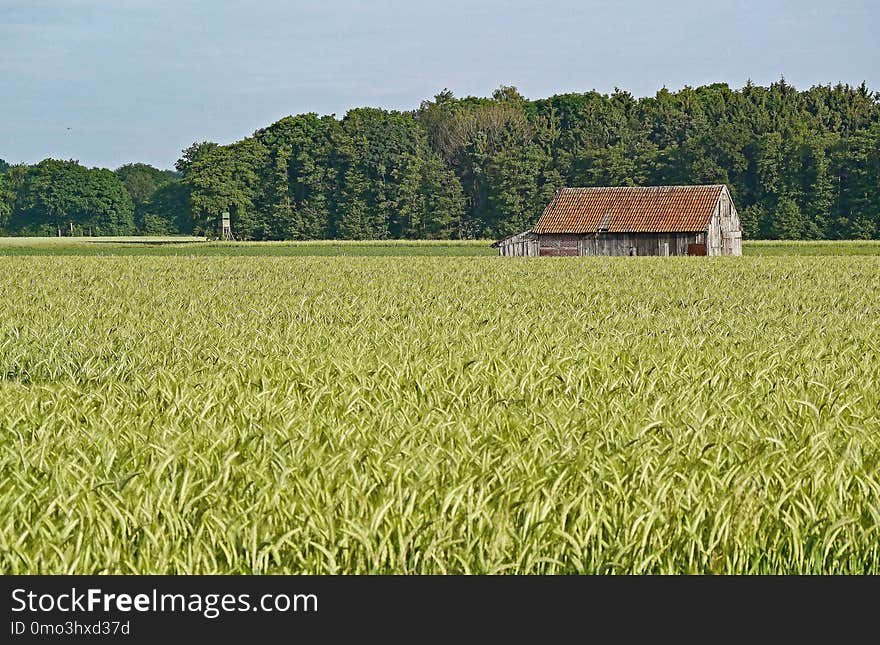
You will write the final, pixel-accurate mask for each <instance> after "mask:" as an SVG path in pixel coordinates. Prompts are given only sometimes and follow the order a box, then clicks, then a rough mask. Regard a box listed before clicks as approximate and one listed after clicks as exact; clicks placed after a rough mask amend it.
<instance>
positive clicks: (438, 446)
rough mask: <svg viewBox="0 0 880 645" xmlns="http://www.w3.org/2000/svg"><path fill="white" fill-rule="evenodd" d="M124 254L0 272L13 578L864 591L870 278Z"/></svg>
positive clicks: (837, 260) (872, 506)
mask: <svg viewBox="0 0 880 645" xmlns="http://www.w3.org/2000/svg"><path fill="white" fill-rule="evenodd" d="M123 255H124V254H123ZM123 255H113V256H108V257H0V572H2V573H99V572H106V573H284V572H288V573H582V572H589V573H646V572H670V573H673V572H674V573H680V572H697V573H733V572H743V573H757V572H760V573H795V572H802V573H808V572H822V573H874V574H877V573H880V417H878V410H880V355H878V347H880V257H876V256H874V257H872V256H863V257H845V256H840V257H806V256H805V257H791V256H789V257H745V258H628V257H624V258H547V259H533V258H521V259H513V258H498V257H408V258H401V257H248V258H242V257H199V256H180V257H124V256H123Z"/></svg>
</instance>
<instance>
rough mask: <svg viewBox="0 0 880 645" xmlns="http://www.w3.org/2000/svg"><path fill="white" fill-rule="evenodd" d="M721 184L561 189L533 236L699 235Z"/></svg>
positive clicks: (712, 208)
mask: <svg viewBox="0 0 880 645" xmlns="http://www.w3.org/2000/svg"><path fill="white" fill-rule="evenodd" d="M722 190H724V186H723V185H716V186H646V187H629V186H619V187H601V188H561V189H560V190H558V191H557V192H556V195H555V196H554V197H553V199H552V200H551V201H550V203H549V204H548V205H547V208H545V209H544V213H543V214H542V215H541V219H539V220H538V223H537V225H536V226H535V227H534V229H533V231H534V232H535V233H595V232H596V231H598V230H599V229H600V228H601V229H602V230H605V229H607V230H608V232H609V233H673V232H698V231H704V230H706V228H707V227H708V226H709V220H710V219H711V218H712V213H713V211H714V210H715V207H716V205H717V204H718V199H719V198H720V197H721V191H722Z"/></svg>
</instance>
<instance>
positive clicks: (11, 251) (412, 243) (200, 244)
mask: <svg viewBox="0 0 880 645" xmlns="http://www.w3.org/2000/svg"><path fill="white" fill-rule="evenodd" d="M491 243H492V240H465V241H459V240H390V241H366V242H354V241H337V240H322V241H310V242H208V241H205V238H201V237H183V238H181V237H127V238H119V237H108V238H94V237H83V238H69V237H61V238H57V237H37V238H35V237H18V238H16V237H6V238H0V256H4V255H6V256H9V255H122V256H128V255H151V256H161V255H167V256H212V255H215V256H224V255H228V256H272V257H296V256H444V255H449V256H475V255H498V251H497V250H496V249H493V248H491V246H490V245H491ZM743 249H744V253H745V255H880V241H819V242H788V241H785V242H780V241H754V242H745V243H744V244H743Z"/></svg>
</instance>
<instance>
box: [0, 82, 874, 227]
mask: <svg viewBox="0 0 880 645" xmlns="http://www.w3.org/2000/svg"><path fill="white" fill-rule="evenodd" d="M57 163H63V162H57ZM175 168H176V171H177V172H176V173H172V172H170V171H159V170H157V169H155V168H151V167H149V166H146V165H144V164H129V165H126V166H123V167H122V168H120V169H118V170H117V171H116V173H117V175H118V176H119V177H120V179H122V181H123V183H124V184H125V186H126V188H127V190H128V193H129V195H130V196H131V199H132V201H133V205H134V218H135V219H134V221H135V227H136V229H137V230H138V231H139V232H141V233H155V234H164V233H172V232H173V233H183V234H190V233H193V232H196V233H205V234H207V235H210V236H214V235H216V234H217V218H218V216H219V215H220V213H222V212H223V211H229V212H230V213H231V215H232V227H233V234H234V235H235V236H236V237H237V238H239V239H245V240H308V239H320V238H344V239H379V240H382V239H410V238H416V237H445V238H463V239H473V238H481V237H502V236H504V235H507V234H509V233H515V232H518V231H521V230H523V229H525V228H528V227H530V226H532V225H533V224H534V223H535V221H536V220H537V218H538V217H539V215H540V213H541V211H542V210H543V208H544V206H546V203H547V201H548V200H549V198H550V196H552V194H553V192H554V190H555V189H556V188H558V187H559V186H563V185H568V186H595V185H624V186H640V185H663V184H702V183H724V184H727V185H728V186H729V187H730V190H731V192H732V194H733V197H734V200H735V202H736V205H737V207H738V209H739V211H740V213H741V214H742V217H743V220H744V230H745V235H746V236H747V238H751V239H758V238H786V239H822V238H830V239H844V238H860V239H869V238H870V239H877V238H880V98H878V95H877V94H873V93H871V92H869V91H868V90H867V88H866V87H865V86H864V85H861V86H859V87H851V86H848V85H836V86H833V87H832V86H830V85H828V86H825V85H818V86H815V87H812V88H810V89H808V90H804V91H797V90H796V89H795V88H793V87H792V86H791V85H789V84H787V83H786V82H785V80H784V79H781V80H780V81H778V82H776V83H772V84H771V85H770V86H768V87H760V86H756V85H753V84H752V83H748V84H747V85H746V86H745V87H743V88H742V89H740V90H733V89H731V88H730V87H728V86H727V85H726V84H723V83H715V84H712V85H707V86H703V87H696V88H693V87H685V88H683V89H681V90H680V91H678V92H670V91H668V90H666V89H662V90H660V91H659V92H657V94H656V95H655V96H653V97H646V98H641V99H636V98H635V97H633V96H632V95H631V94H630V93H629V92H626V91H622V90H615V91H614V92H613V93H611V94H601V93H598V92H595V91H593V92H586V93H583V94H574V93H572V94H561V95H556V96H551V97H549V98H546V99H539V100H534V101H533V100H529V99H526V98H525V97H523V96H522V95H521V94H520V93H519V92H518V91H517V89H516V88H514V87H509V86H502V87H500V88H499V89H498V90H496V91H495V92H494V93H493V95H492V97H491V98H480V97H472V96H470V97H465V98H461V99H458V98H455V97H454V96H453V94H452V92H450V91H448V90H444V91H443V92H441V93H439V94H437V95H436V96H435V97H434V98H433V99H432V100H429V101H424V102H423V103H422V104H421V106H420V107H419V109H418V110H415V111H413V112H395V111H386V110H381V109H373V108H358V109H354V110H351V111H350V112H349V113H348V114H347V115H346V116H345V117H344V118H343V119H341V120H338V119H336V118H334V117H332V116H324V117H318V116H317V115H316V114H301V115H298V116H288V117H285V118H283V119H281V120H279V121H278V122H276V123H274V124H272V125H270V126H268V127H266V128H263V129H260V130H257V131H256V132H255V133H254V134H253V136H250V137H247V138H245V139H243V140H241V141H238V142H236V143H233V144H231V145H224V146H220V145H218V144H216V143H211V142H201V143H194V144H193V145H192V146H190V147H189V148H187V149H186V150H184V151H183V154H182V156H181V158H180V160H179V161H178V162H177V164H176V165H175ZM56 170H57V169H56ZM13 171H14V168H10V169H9V170H8V171H7V172H6V173H5V174H6V176H7V179H6V182H5V183H6V188H5V191H6V193H7V197H6V199H5V202H4V201H3V200H2V199H0V225H2V222H3V219H2V218H4V217H5V218H6V220H7V222H8V227H13V228H12V229H10V230H12V231H13V232H31V233H44V234H52V233H53V232H56V231H57V227H58V223H59V221H60V220H59V218H61V220H63V219H64V217H65V215H64V213H68V212H72V210H71V209H74V210H75V209H76V208H80V207H81V206H82V204H80V203H79V202H80V201H81V199H80V198H79V197H71V194H72V193H75V192H76V190H80V192H82V191H84V190H87V189H86V188H82V187H81V188H79V189H76V188H75V187H74V184H77V182H80V181H83V182H84V184H83V186H85V185H86V184H87V183H88V182H87V181H85V180H86V175H85V174H83V173H81V172H80V173H77V172H74V171H72V170H70V169H68V170H67V171H64V172H61V171H57V172H55V174H54V175H52V176H53V177H54V179H52V180H51V181H55V180H56V179H57V180H58V182H59V190H58V191H57V192H58V194H57V195H54V194H53V195H44V196H43V197H40V198H35V197H33V196H32V195H30V194H29V193H28V192H27V190H26V189H27V187H28V186H31V185H32V184H33V185H38V184H39V181H36V180H34V182H30V183H29V182H23V181H20V180H19V179H20V178H16V177H13V178H12V179H10V178H9V174H10V173H13ZM41 172H43V171H39V172H37V174H40V173H41ZM53 172H54V171H53ZM13 174H14V173H13ZM178 181H179V182H181V186H182V189H180V190H177V189H175V190H171V191H169V192H168V193H166V194H163V195H159V192H160V191H161V190H162V188H163V187H165V186H167V185H171V184H174V183H175V182H178ZM71 182H72V183H71ZM42 186H43V188H39V190H43V189H44V188H45V189H46V190H48V188H46V186H47V185H46V184H45V182H44V183H43V184H42ZM39 190H38V192H39ZM50 192H54V191H50ZM172 195H173V196H174V199H169V197H170V196H172ZM41 200H42V201H41ZM59 209H60V210H59ZM4 213H5V215H4ZM82 217H85V215H82ZM68 219H69V218H68ZM65 223H69V222H66V221H65Z"/></svg>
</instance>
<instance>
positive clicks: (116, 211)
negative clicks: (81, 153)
mask: <svg viewBox="0 0 880 645" xmlns="http://www.w3.org/2000/svg"><path fill="white" fill-rule="evenodd" d="M16 183H17V186H16V188H17V190H16V194H15V196H14V201H13V204H12V212H11V215H10V218H9V223H8V225H7V229H8V232H9V233H11V234H13V235H57V234H59V233H63V234H73V235H131V234H132V233H134V231H135V227H134V205H133V204H132V200H131V197H130V196H129V194H128V191H127V190H126V189H125V186H124V185H123V184H122V182H121V181H120V180H119V178H118V177H117V176H116V175H115V174H113V173H112V172H111V171H109V170H106V169H100V168H92V169H88V168H86V167H84V166H81V165H79V164H78V163H77V162H76V161H56V160H54V159H46V160H45V161H41V162H40V163H38V164H36V165H35V166H30V167H27V168H24V170H23V172H22V173H21V174H20V176H19V177H18V178H17V182H16Z"/></svg>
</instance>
